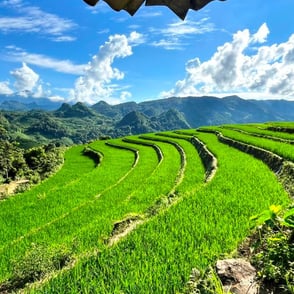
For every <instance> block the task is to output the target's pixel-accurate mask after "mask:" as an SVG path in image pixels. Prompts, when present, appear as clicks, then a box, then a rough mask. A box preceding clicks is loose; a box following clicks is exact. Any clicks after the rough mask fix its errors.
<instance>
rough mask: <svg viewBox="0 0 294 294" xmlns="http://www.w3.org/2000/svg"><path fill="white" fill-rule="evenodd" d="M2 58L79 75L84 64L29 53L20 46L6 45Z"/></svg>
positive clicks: (82, 70)
mask: <svg viewBox="0 0 294 294" xmlns="http://www.w3.org/2000/svg"><path fill="white" fill-rule="evenodd" d="M6 49H7V51H6V52H5V54H3V56H2V57H1V58H2V59H5V60H6V61H7V60H9V61H13V62H25V63H27V64H33V65H37V66H40V67H43V68H49V69H52V70H54V71H57V72H61V73H66V74H73V75H81V74H82V73H83V72H84V69H85V66H86V65H85V64H74V63H73V62H72V61H70V60H59V59H55V58H52V57H49V56H46V55H43V54H36V53H29V52H26V51H24V50H23V49H21V48H18V47H14V46H8V47H6Z"/></svg>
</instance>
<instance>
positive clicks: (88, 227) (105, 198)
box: [1, 140, 180, 279]
mask: <svg viewBox="0 0 294 294" xmlns="http://www.w3.org/2000/svg"><path fill="white" fill-rule="evenodd" d="M112 143H113V144H115V145H121V146H122V145H123V146H125V147H124V148H128V149H129V150H133V151H134V148H136V149H138V150H139V160H138V162H137V164H136V165H135V166H133V167H132V163H133V161H134V154H133V151H132V152H130V151H127V150H125V149H121V148H119V149H118V148H114V147H111V146H106V145H105V144H103V145H102V144H101V143H100V142H99V144H98V143H94V144H92V145H91V147H92V148H94V149H97V150H99V152H101V153H103V155H104V157H103V161H102V163H101V165H100V166H99V167H98V168H97V169H94V170H93V171H92V172H90V175H91V177H90V176H87V177H86V176H85V175H82V176H81V178H80V179H79V181H78V182H77V184H76V185H75V186H74V187H73V188H74V189H72V187H66V191H67V194H66V195H65V194H64V195H63V194H59V195H60V196H63V197H67V198H70V199H72V198H73V199H72V201H73V202H74V203H75V204H76V202H75V199H74V195H75V194H73V193H79V194H85V193H90V192H91V194H89V195H91V197H90V198H87V199H85V201H84V202H80V203H79V205H76V206H73V205H72V204H71V205H70V208H68V209H67V211H66V212H65V213H63V214H59V215H57V213H56V212H55V211H54V212H51V210H49V212H48V213H49V214H50V216H52V214H53V213H54V215H53V216H54V218H53V219H52V218H51V220H49V218H48V215H47V218H46V220H47V222H46V223H43V224H42V225H40V226H39V227H36V225H35V223H36V222H39V223H40V222H41V221H44V220H43V219H44V215H46V212H47V211H48V207H47V206H45V205H44V206H42V207H39V211H40V212H42V214H41V215H40V217H39V215H38V216H35V219H36V222H33V220H31V222H26V221H24V226H23V227H22V225H21V223H20V222H19V226H20V228H18V231H21V232H22V233H23V232H25V233H24V234H23V235H22V236H19V237H18V238H16V237H15V236H14V235H13V232H12V230H11V227H6V226H5V227H4V230H3V232H5V233H6V236H7V239H8V237H10V238H11V239H12V240H11V241H10V242H8V241H9V240H7V245H6V246H3V247H2V252H3V253H4V254H3V255H1V266H2V269H3V270H2V271H1V272H2V273H3V274H4V277H5V274H6V276H9V275H11V272H12V268H11V259H15V258H16V259H18V258H21V256H22V255H23V254H24V252H25V251H27V250H30V247H31V246H30V244H31V243H37V244H43V243H46V244H51V245H54V246H58V245H62V246H64V245H66V246H67V247H74V250H75V253H76V254H80V253H83V252H86V251H91V249H92V248H96V247H97V246H98V247H99V246H103V242H104V239H105V236H108V235H110V233H111V230H112V226H113V223H114V222H115V221H117V220H119V219H122V218H124V217H125V216H126V215H128V214H130V213H132V214H141V213H143V212H144V211H145V210H147V209H148V207H149V206H151V205H152V204H153V203H154V202H155V201H156V200H157V199H159V198H160V197H161V196H162V195H166V194H168V193H169V191H170V190H171V189H172V187H173V186H174V185H175V179H176V175H177V172H178V170H179V167H180V156H179V153H178V151H177V150H176V149H175V148H174V146H172V145H170V144H164V143H159V145H161V146H160V148H161V149H162V152H163V154H164V160H163V161H162V162H161V164H160V165H158V158H157V154H156V152H155V151H154V150H153V149H152V148H150V147H146V146H141V145H138V146H135V145H133V144H127V143H124V142H122V141H121V140H112ZM134 146H135V147H134ZM150 150H152V151H150ZM107 154H108V155H109V160H112V161H113V163H112V164H108V165H107V167H105V168H104V167H103V165H102V164H103V163H104V164H105V163H106V161H107V159H108V156H107ZM125 154H127V158H128V159H129V160H128V161H127V164H126V165H125V168H126V170H124V165H123V160H124V155H125ZM130 154H131V156H130ZM129 156H130V157H129ZM154 169H156V174H155V173H154ZM78 170H79V167H77V169H76V172H77V171H78ZM98 171H100V172H101V173H102V172H104V173H105V174H104V175H103V174H99V173H98ZM126 172H127V174H126ZM122 176H123V177H122ZM93 189H95V193H94V192H93ZM99 192H100V194H98V193H99ZM57 193H60V191H57ZM77 195H78V194H77ZM45 199H47V198H45ZM37 203H38V202H37ZM48 205H51V207H52V208H54V210H55V207H56V206H57V207H58V209H59V211H60V208H59V206H61V205H62V202H61V201H60V202H59V203H56V201H54V202H53V203H52V202H51V201H49V200H48ZM32 211H33V209H32ZM29 213H30V211H29V210H24V211H23V219H25V218H26V216H27V215H29ZM16 218H17V216H16V215H15V216H14V220H15V219H16ZM12 222H13V219H10V223H12ZM29 225H31V227H29ZM25 230H27V231H25ZM3 234H4V233H3ZM99 244H100V245H99ZM2 279H3V276H2Z"/></svg>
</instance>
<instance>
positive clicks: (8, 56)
mask: <svg viewBox="0 0 294 294" xmlns="http://www.w3.org/2000/svg"><path fill="white" fill-rule="evenodd" d="M293 11H294V1H293V0H281V1H276V0H267V1H265V0H246V1H244V0H227V1H225V2H220V1H213V2H211V3H210V4H208V5H207V6H206V7H205V8H204V9H201V10H199V11H190V12H189V13H188V15H187V17H186V19H185V21H182V20H181V19H179V18H178V17H177V16H176V15H175V14H173V13H172V12H171V11H170V10H169V9H168V8H167V7H160V6H153V7H150V6H149V7H145V6H142V7H141V8H140V9H139V10H138V12H137V13H136V14H135V15H134V16H133V17H131V16H130V15H128V14H127V13H126V12H125V11H120V12H116V11H113V10H112V9H111V8H110V7H109V6H108V5H107V4H106V3H105V2H103V1H102V0H100V1H99V2H98V4H97V5H96V6H95V7H94V8H92V7H89V6H88V5H87V4H85V3H84V2H83V1H82V0H76V1H73V0H65V1H60V0H59V1H57V0H50V1H36V0H4V1H3V0H0V64H1V66H0V94H12V93H15V92H18V93H20V94H21V95H23V96H24V99H25V97H26V95H27V93H28V91H29V92H30V93H32V95H34V96H35V97H36V99H37V98H38V97H49V98H51V99H55V100H64V101H72V102H74V101H82V102H86V103H90V104H93V103H96V102H98V101H100V100H104V101H106V102H108V103H112V104H115V103H121V102H127V101H136V102H141V101H145V100H153V99H158V98H164V97H170V96H178V97H185V96H202V95H214V96H219V97H223V96H226V95H231V94H238V95H239V96H240V97H243V98H255V99H265V98H267V99H271V98H275V99H288V100H294V82H293V81H294V22H293Z"/></svg>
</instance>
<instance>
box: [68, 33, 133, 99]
mask: <svg viewBox="0 0 294 294" xmlns="http://www.w3.org/2000/svg"><path fill="white" fill-rule="evenodd" d="M134 36H136V35H135V34H133V33H131V35H130V36H129V37H127V36H125V35H113V36H110V37H109V39H108V41H107V42H105V44H104V45H102V46H100V48H99V51H98V53H97V55H95V56H93V58H92V60H91V61H90V62H89V63H88V65H87V67H86V69H85V71H84V74H83V75H82V76H81V77H79V78H78V79H77V80H76V83H75V88H74V89H73V90H72V91H71V99H72V100H74V101H81V102H86V103H90V104H93V103H95V102H97V101H99V100H105V101H108V102H113V101H114V102H117V101H119V100H120V99H125V97H127V96H128V95H129V94H126V93H124V92H121V93H118V92H119V89H118V88H117V87H116V85H113V84H112V81H113V80H121V79H123V78H124V73H123V72H121V71H120V70H119V69H117V68H114V67H113V66H112V64H113V62H114V60H115V59H117V58H125V57H127V56H129V55H131V54H132V48H131V46H130V44H129V40H133V39H134ZM135 39H136V38H135ZM126 95H127V96H126ZM116 97H120V98H119V99H118V98H116Z"/></svg>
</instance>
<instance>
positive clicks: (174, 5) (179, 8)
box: [84, 0, 225, 20]
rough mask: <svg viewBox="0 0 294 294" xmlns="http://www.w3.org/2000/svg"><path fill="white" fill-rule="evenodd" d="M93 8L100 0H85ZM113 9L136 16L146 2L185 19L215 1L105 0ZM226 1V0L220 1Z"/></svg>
mask: <svg viewBox="0 0 294 294" xmlns="http://www.w3.org/2000/svg"><path fill="white" fill-rule="evenodd" d="M84 1H85V2H86V3H88V4H89V5H91V6H94V5H96V4H97V2H98V1H99V0H84ZM104 1H105V2H106V3H107V4H108V5H109V6H110V7H111V8H112V9H114V10H116V11H119V10H122V9H123V10H126V11H127V12H128V13H129V14H131V15H134V14H135V13H136V11H137V10H138V9H139V7H140V6H141V5H142V4H143V3H144V2H145V5H146V6H152V5H163V6H167V7H169V8H170V9H171V10H172V11H173V12H174V13H175V14H176V15H177V16H178V17H180V18H181V19H183V20H184V19H185V17H186V15H187V12H188V10H189V9H193V10H199V9H201V8H203V7H204V6H205V5H206V4H208V3H209V2H211V1H213V0H146V1H145V0H104ZM219 1H225V0H219Z"/></svg>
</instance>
